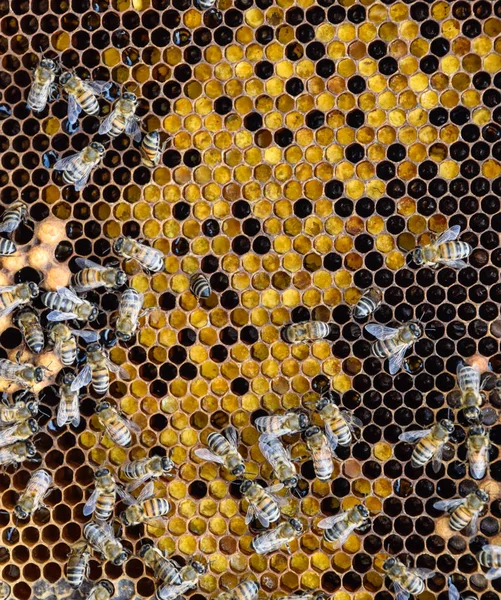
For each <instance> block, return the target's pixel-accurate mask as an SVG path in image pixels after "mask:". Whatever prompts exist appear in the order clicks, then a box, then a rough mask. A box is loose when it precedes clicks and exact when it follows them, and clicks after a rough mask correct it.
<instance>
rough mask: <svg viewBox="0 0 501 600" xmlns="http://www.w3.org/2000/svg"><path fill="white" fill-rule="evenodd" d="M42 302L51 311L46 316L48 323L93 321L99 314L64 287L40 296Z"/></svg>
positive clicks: (93, 307) (95, 308) (92, 305)
mask: <svg viewBox="0 0 501 600" xmlns="http://www.w3.org/2000/svg"><path fill="white" fill-rule="evenodd" d="M42 302H43V303H44V304H45V306H46V307H47V308H51V309H52V311H51V312H50V313H49V314H48V315H47V320H48V321H69V320H70V319H77V320H78V321H95V320H96V319H97V316H98V314H99V311H98V309H97V306H95V305H94V304H91V303H90V302H88V301H87V300H84V299H83V298H79V297H78V296H77V295H76V294H75V293H74V292H73V291H71V290H69V289H68V288H65V287H58V288H57V291H56V292H46V293H45V294H42Z"/></svg>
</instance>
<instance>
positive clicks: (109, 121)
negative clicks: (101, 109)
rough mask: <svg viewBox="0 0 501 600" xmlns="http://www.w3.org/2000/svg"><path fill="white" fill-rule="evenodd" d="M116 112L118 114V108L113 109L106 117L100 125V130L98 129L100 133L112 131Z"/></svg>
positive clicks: (104, 133)
mask: <svg viewBox="0 0 501 600" xmlns="http://www.w3.org/2000/svg"><path fill="white" fill-rule="evenodd" d="M116 114H117V111H116V109H115V110H112V111H111V112H110V114H109V115H108V116H107V117H106V118H105V119H104V121H103V122H102V123H101V125H100V126H99V131H98V133H99V135H106V134H107V133H108V132H109V131H110V129H111V126H112V125H113V121H114V119H115V117H116Z"/></svg>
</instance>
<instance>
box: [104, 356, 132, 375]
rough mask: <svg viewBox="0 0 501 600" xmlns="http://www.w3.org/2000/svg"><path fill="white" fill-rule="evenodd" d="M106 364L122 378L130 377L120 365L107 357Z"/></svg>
mask: <svg viewBox="0 0 501 600" xmlns="http://www.w3.org/2000/svg"><path fill="white" fill-rule="evenodd" d="M106 365H107V367H108V369H109V370H110V371H111V372H112V373H118V374H119V375H120V377H121V378H122V379H130V377H129V372H128V371H127V369H124V367H122V366H121V365H116V364H115V363H114V362H112V361H111V360H110V359H109V358H107V359H106Z"/></svg>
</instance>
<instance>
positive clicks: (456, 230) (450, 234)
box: [433, 225, 461, 246]
mask: <svg viewBox="0 0 501 600" xmlns="http://www.w3.org/2000/svg"><path fill="white" fill-rule="evenodd" d="M460 233H461V226H460V225H453V226H452V227H451V228H450V229H447V231H444V232H443V233H442V235H441V236H440V237H439V238H438V239H437V240H436V242H435V243H434V244H433V245H434V246H438V245H440V244H445V243H446V242H453V241H454V240H455V239H456V238H457V237H458V235H459V234H460Z"/></svg>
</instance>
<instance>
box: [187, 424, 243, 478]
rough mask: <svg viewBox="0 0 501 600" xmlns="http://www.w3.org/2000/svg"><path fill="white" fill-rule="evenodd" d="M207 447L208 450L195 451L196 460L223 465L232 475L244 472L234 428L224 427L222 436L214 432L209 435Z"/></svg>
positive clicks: (236, 433)
mask: <svg viewBox="0 0 501 600" xmlns="http://www.w3.org/2000/svg"><path fill="white" fill-rule="evenodd" d="M207 445H208V446H209V450H207V449H206V448H199V449H198V450H195V454H196V455H197V456H198V458H202V459H204V460H210V461H212V462H215V463H218V464H220V465H223V466H224V467H226V469H228V471H229V472H230V473H231V474H232V475H236V476H238V475H242V473H243V472H244V471H245V464H244V460H243V458H242V457H241V456H240V453H239V452H238V432H237V430H236V429H235V428H234V427H232V426H231V425H230V426H229V427H226V429H224V430H223V435H221V434H220V433H215V432H212V433H209V435H208V436H207Z"/></svg>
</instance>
